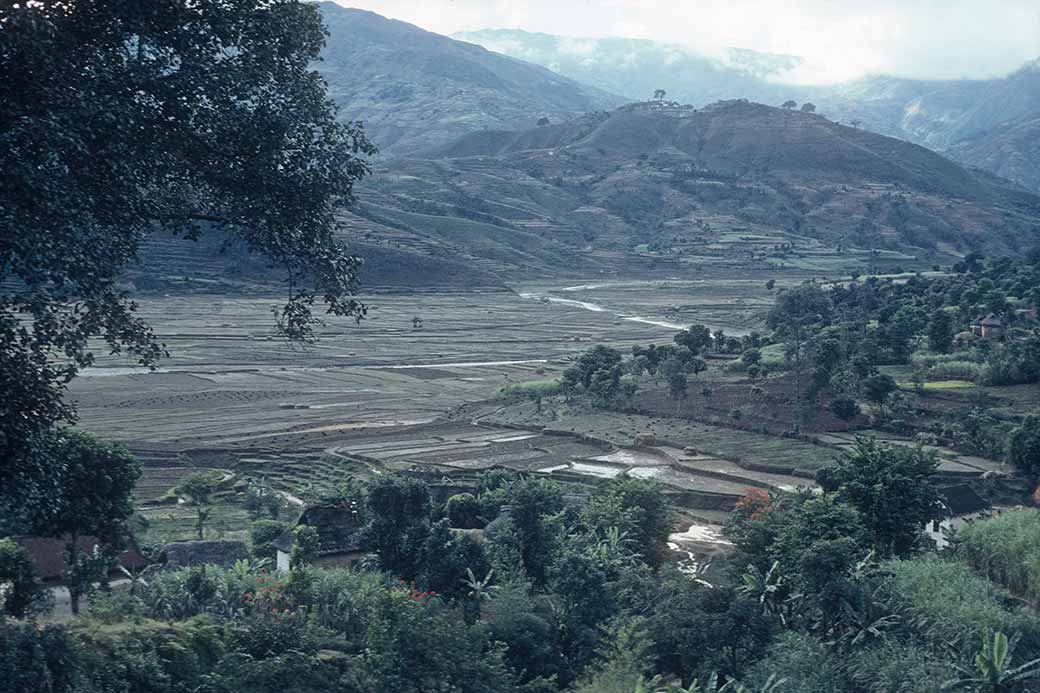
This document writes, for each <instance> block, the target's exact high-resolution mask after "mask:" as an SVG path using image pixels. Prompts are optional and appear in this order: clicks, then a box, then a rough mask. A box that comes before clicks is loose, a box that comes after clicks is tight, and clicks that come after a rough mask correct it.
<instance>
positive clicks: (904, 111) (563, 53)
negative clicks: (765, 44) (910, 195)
mask: <svg viewBox="0 0 1040 693" xmlns="http://www.w3.org/2000/svg"><path fill="white" fill-rule="evenodd" d="M455 37H456V38H459V39H462V40H465V41H470V42H473V43H477V44H480V45H483V46H485V47H487V48H489V49H491V50H495V51H499V52H502V53H505V54H507V55H510V56H513V57H516V58H519V59H523V60H529V61H531V62H534V63H537V64H539V65H543V66H545V67H548V68H550V69H552V70H554V71H556V72H558V73H559V74H561V75H564V76H567V77H571V78H573V79H575V80H578V81H582V82H586V83H588V84H592V85H595V86H597V87H599V88H601V89H604V90H607V91H611V92H614V93H617V94H620V95H622V96H625V97H628V98H630V99H633V100H642V99H648V98H650V97H651V96H652V95H653V93H654V91H655V90H656V89H665V90H666V91H667V94H668V98H669V99H674V100H676V101H679V102H680V103H689V104H692V105H694V106H703V105H707V104H709V103H712V102H714V101H717V100H721V99H732V98H745V99H748V100H751V101H758V102H761V103H767V104H771V105H778V104H780V103H782V102H784V101H787V100H788V99H792V100H795V101H797V102H799V103H801V102H805V101H811V102H812V103H814V104H816V106H817V109H818V111H819V112H821V113H824V114H826V115H827V116H828V117H830V118H831V119H832V120H837V121H841V122H845V123H853V122H855V123H856V124H857V125H858V126H860V127H864V128H867V129H870V130H873V131H875V132H878V133H881V134H884V135H889V136H892V137H899V138H901V139H906V140H909V141H911V142H915V143H917V144H922V145H924V146H927V147H929V148H931V149H935V150H936V151H940V152H948V153H949V155H950V156H953V157H955V158H957V159H958V160H959V161H961V162H962V163H964V164H966V165H969V166H979V167H980V168H984V169H986V170H988V171H991V172H993V173H996V174H998V175H1002V176H1006V177H1008V178H1009V179H1010V180H1012V181H1014V182H1016V183H1019V184H1020V185H1024V186H1026V187H1028V188H1030V189H1033V190H1036V189H1040V187H1038V186H1040V178H1038V177H1037V174H1036V170H1035V169H1036V166H1037V159H1036V158H1035V153H1032V152H1031V151H1030V149H1029V148H1028V147H1025V146H1022V145H1017V146H1016V145H1015V144H1013V142H1015V141H1016V140H1015V137H1014V136H1012V139H1011V141H1010V142H1009V141H1008V140H1006V139H1005V138H1004V135H1003V133H1004V132H1005V130H1006V129H1007V128H1008V127H1012V126H1009V125H1008V124H1009V123H1012V122H1016V121H1019V120H1021V119H1028V117H1029V116H1031V115H1032V116H1035V115H1037V114H1040V69H1038V64H1037V62H1033V63H1030V64H1028V65H1025V66H1023V67H1022V68H1021V69H1020V70H1018V71H1016V72H1014V73H1012V74H1011V75H1008V76H1007V77H1006V78H1003V79H989V80H947V81H930V80H913V79H904V78H899V77H890V76H884V75H873V76H867V77H863V78H861V79H858V80H855V81H852V82H848V83H843V84H836V85H829V86H811V85H798V84H792V83H790V82H789V81H787V80H789V79H790V77H792V76H793V75H796V74H797V71H798V69H799V68H801V67H803V66H804V61H802V60H801V59H800V58H798V57H796V56H782V55H771V54H766V53H757V52H755V51H747V50H744V51H740V50H737V49H729V50H728V51H727V52H726V53H725V54H724V55H721V56H704V55H697V54H695V53H692V52H690V51H689V50H688V49H685V48H683V47H681V46H674V45H669V44H663V43H657V42H654V41H648V40H641V39H623V38H605V39H574V38H569V37H561V36H551V35H548V34H538V33H529V32H525V31H521V30H485V31H474V32H465V33H460V34H456V35H455ZM1021 132H1022V131H1021V130H1019V139H1020V136H1021ZM969 138H970V139H971V140H972V141H973V143H974V144H963V145H962V144H961V143H962V142H963V141H965V140H967V139H969ZM992 142H997V143H998V144H988V143H992ZM994 150H996V151H1009V152H1011V153H1013V154H1014V155H1015V156H1016V157H1017V158H1018V159H1019V160H1020V162H1019V163H1016V164H1013V165H1007V164H1005V163H1003V162H1002V161H999V159H1000V158H1001V157H1000V156H999V155H994Z"/></svg>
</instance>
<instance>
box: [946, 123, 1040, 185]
mask: <svg viewBox="0 0 1040 693" xmlns="http://www.w3.org/2000/svg"><path fill="white" fill-rule="evenodd" d="M947 153H948V154H949V155H950V156H951V157H953V158H954V159H956V160H957V161H961V162H963V163H965V164H968V165H971V166H978V167H980V168H982V169H985V170H987V171H992V172H993V173H995V174H997V175H998V176H1002V177H1004V178H1007V179H1008V180H1010V181H1014V182H1015V183H1018V184H1019V185H1021V186H1023V187H1025V188H1028V189H1030V190H1040V113H1037V114H1033V115H1028V116H1025V117H1023V118H1018V119H1016V120H1012V121H1009V122H1007V123H1004V124H1002V125H999V126H997V127H995V128H992V129H990V130H987V131H985V132H981V133H978V134H976V135H972V136H970V137H967V138H965V139H963V140H961V141H960V142H957V143H955V144H954V145H953V146H951V147H950V148H949V149H948V150H947Z"/></svg>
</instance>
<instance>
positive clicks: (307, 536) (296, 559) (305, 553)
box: [289, 525, 321, 572]
mask: <svg viewBox="0 0 1040 693" xmlns="http://www.w3.org/2000/svg"><path fill="white" fill-rule="evenodd" d="M320 546H321V542H320V538H319V537H318V530H317V529H315V528H314V527H311V526H309V525H297V526H296V527H295V528H294V529H293V547H292V553H291V554H290V555H289V569H290V570H292V571H294V572H298V571H300V570H301V569H302V568H303V567H304V566H306V565H308V564H309V563H313V562H314V559H316V558H317V557H318V549H319V548H320Z"/></svg>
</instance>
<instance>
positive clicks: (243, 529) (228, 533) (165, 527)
mask: <svg viewBox="0 0 1040 693" xmlns="http://www.w3.org/2000/svg"><path fill="white" fill-rule="evenodd" d="M210 510H211V514H210V517H209V520H208V521H207V522H206V538H207V539H243V540H244V539H245V538H246V536H247V535H248V533H249V525H250V523H251V522H252V519H251V518H250V517H249V513H247V512H246V510H245V508H243V507H242V505H241V504H239V503H233V502H215V503H213V505H211V506H210ZM195 518H196V512H195V508H189V507H186V506H183V505H170V506H163V507H158V508H145V509H142V510H140V511H139V512H138V513H137V515H136V516H135V518H134V519H135V522H134V526H133V529H134V535H135V536H136V538H137V540H138V542H139V543H141V544H145V545H156V546H159V545H163V544H168V543H170V542H173V541H189V540H192V539H195V538H197V535H196V533H195Z"/></svg>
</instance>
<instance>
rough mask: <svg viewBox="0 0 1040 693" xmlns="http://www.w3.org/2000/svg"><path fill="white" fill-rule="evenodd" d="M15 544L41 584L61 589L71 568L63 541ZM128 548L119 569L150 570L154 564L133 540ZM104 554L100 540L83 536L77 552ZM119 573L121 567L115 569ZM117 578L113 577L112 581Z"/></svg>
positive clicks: (34, 540)
mask: <svg viewBox="0 0 1040 693" xmlns="http://www.w3.org/2000/svg"><path fill="white" fill-rule="evenodd" d="M14 540H15V542H16V543H17V544H18V545H19V546H21V547H22V548H23V549H25V550H26V551H27V552H28V554H29V558H30V559H31V560H32V562H33V565H34V566H35V567H36V572H37V574H38V575H39V576H40V580H41V581H43V582H44V583H45V584H49V585H60V584H62V583H63V582H64V580H65V571H66V569H67V568H68V563H67V559H68V555H67V554H66V552H65V548H66V547H65V542H66V541H67V539H66V538H64V537H34V536H21V537H15V538H14ZM126 542H127V543H126V548H125V549H124V550H122V551H120V552H119V554H118V555H117V556H116V560H117V561H118V564H117V565H118V566H122V567H123V568H126V569H127V570H130V571H138V570H141V569H142V568H145V567H146V566H148V565H149V564H150V563H151V561H149V560H148V559H147V558H145V557H144V555H143V554H142V553H141V551H140V549H138V547H137V542H135V541H134V539H133V537H127V539H126ZM95 548H96V549H98V550H102V549H103V548H104V546H103V545H102V544H101V542H100V541H98V539H97V537H92V536H83V537H79V538H78V539H77V540H76V549H77V550H78V551H80V552H82V553H93V551H94V549H95ZM116 570H117V571H118V567H117V568H116ZM114 576H115V573H113V575H112V577H114Z"/></svg>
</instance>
